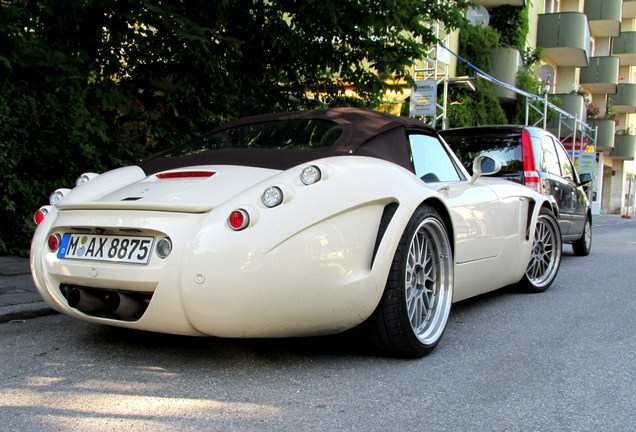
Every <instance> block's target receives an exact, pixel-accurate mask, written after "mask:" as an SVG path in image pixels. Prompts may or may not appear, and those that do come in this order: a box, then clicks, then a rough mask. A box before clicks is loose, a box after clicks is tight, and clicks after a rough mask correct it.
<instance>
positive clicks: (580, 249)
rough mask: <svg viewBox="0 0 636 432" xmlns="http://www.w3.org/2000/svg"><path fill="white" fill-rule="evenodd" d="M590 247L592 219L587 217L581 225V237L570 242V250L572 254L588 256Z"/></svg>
mask: <svg viewBox="0 0 636 432" xmlns="http://www.w3.org/2000/svg"><path fill="white" fill-rule="evenodd" d="M591 249H592V221H591V220H590V218H589V217H588V218H587V219H585V225H584V226H583V234H582V235H581V238H580V239H578V240H576V241H574V242H572V251H573V252H574V255H578V256H588V255H589V254H590V250H591Z"/></svg>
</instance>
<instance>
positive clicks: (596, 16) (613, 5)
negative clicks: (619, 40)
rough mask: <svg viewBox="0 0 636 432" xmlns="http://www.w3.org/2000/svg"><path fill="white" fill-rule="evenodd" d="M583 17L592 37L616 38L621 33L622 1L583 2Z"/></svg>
mask: <svg viewBox="0 0 636 432" xmlns="http://www.w3.org/2000/svg"><path fill="white" fill-rule="evenodd" d="M584 11H585V15H587V18H588V20H589V22H590V30H591V31H592V35H594V36H597V37H616V36H618V35H619V34H620V32H621V20H622V16H623V0H585V9H584Z"/></svg>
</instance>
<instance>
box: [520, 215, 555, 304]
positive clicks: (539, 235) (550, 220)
mask: <svg viewBox="0 0 636 432" xmlns="http://www.w3.org/2000/svg"><path fill="white" fill-rule="evenodd" d="M561 254H562V241H561V230H560V229H559V222H558V221H557V219H556V217H554V213H552V212H551V211H550V210H548V209H547V208H542V209H541V211H540V212H539V217H538V218H537V224H536V226H535V233H534V239H533V243H532V253H531V255H530V262H529V263H528V267H527V268H526V273H525V275H524V276H523V278H522V279H521V281H520V282H519V285H520V287H521V288H523V289H524V290H525V291H528V292H542V291H545V290H547V289H548V288H549V287H550V285H552V282H554V279H556V275H557V273H558V272H559V266H560V265H561Z"/></svg>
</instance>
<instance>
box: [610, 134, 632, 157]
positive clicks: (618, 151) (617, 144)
mask: <svg viewBox="0 0 636 432" xmlns="http://www.w3.org/2000/svg"><path fill="white" fill-rule="evenodd" d="M609 155H610V156H611V157H613V158H614V159H623V160H634V156H636V135H616V137H615V140H614V148H613V149H612V151H611V152H610V154H609Z"/></svg>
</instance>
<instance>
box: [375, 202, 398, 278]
mask: <svg viewBox="0 0 636 432" xmlns="http://www.w3.org/2000/svg"><path fill="white" fill-rule="evenodd" d="M398 207H399V206H398V203H395V202H393V203H390V204H387V205H386V206H385V207H384V211H383V212H382V218H381V219H380V225H379V226H378V235H377V237H376V239H375V247H374V248H373V256H372V257H371V268H373V263H374V262H375V256H376V254H377V253H378V248H379V247H380V243H381V242H382V238H384V234H385V233H386V229H387V228H388V226H389V223H390V222H391V220H392V219H393V215H395V212H396V211H397V209H398Z"/></svg>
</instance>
